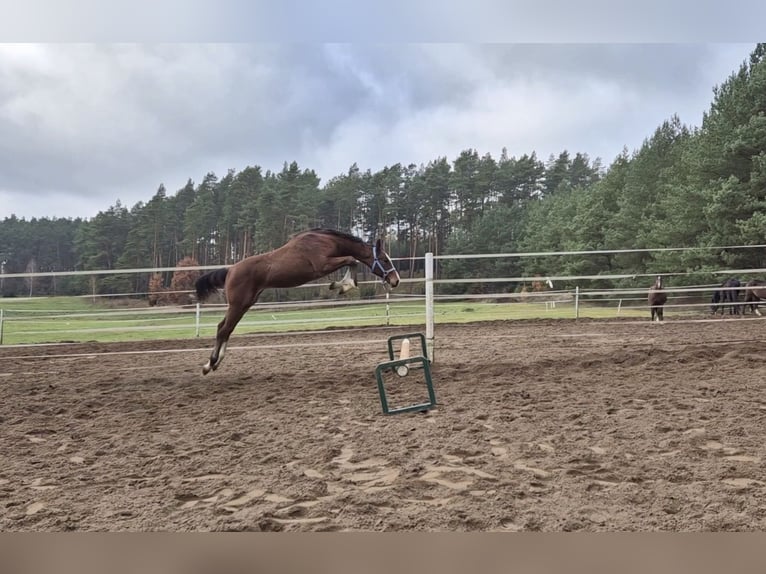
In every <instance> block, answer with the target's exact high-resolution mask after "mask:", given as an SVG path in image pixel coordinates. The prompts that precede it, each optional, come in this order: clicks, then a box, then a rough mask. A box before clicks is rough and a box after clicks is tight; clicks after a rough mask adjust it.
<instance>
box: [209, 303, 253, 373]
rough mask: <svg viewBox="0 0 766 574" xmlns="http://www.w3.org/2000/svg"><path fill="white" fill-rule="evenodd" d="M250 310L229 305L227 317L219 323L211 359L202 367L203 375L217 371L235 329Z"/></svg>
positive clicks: (243, 306)
mask: <svg viewBox="0 0 766 574" xmlns="http://www.w3.org/2000/svg"><path fill="white" fill-rule="evenodd" d="M249 308H250V305H241V304H240V305H234V304H231V303H229V307H228V308H227V309H226V315H225V316H224V318H223V320H222V321H221V322H220V323H218V331H217V332H216V335H215V347H213V352H212V353H211V354H210V359H208V361H207V363H205V365H204V366H203V367H202V374H203V375H207V374H208V373H209V372H210V371H215V370H216V369H217V368H218V367H219V366H220V364H221V361H223V356H224V354H225V353H226V345H227V344H228V342H229V337H230V336H231V333H232V331H234V327H236V326H237V323H239V320H240V319H242V316H243V315H244V314H245V313H246V312H247V310H248V309H249Z"/></svg>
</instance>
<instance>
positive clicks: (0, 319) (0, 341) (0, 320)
mask: <svg viewBox="0 0 766 574" xmlns="http://www.w3.org/2000/svg"><path fill="white" fill-rule="evenodd" d="M2 344H3V310H2V309H0V345H2Z"/></svg>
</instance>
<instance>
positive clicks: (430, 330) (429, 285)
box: [426, 253, 434, 363]
mask: <svg viewBox="0 0 766 574" xmlns="http://www.w3.org/2000/svg"><path fill="white" fill-rule="evenodd" d="M426 350H427V352H428V359H429V361H431V362H432V363H433V362H434V254H433V253H426Z"/></svg>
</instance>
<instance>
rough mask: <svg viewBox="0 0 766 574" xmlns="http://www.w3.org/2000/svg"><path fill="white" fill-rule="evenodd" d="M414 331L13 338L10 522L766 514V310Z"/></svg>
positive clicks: (3, 511) (575, 523)
mask: <svg viewBox="0 0 766 574" xmlns="http://www.w3.org/2000/svg"><path fill="white" fill-rule="evenodd" d="M403 332H408V331H407V330H404V331H403V330H402V329H401V328H397V329H354V330H337V331H331V332H325V333H322V334H295V335H288V336H285V335H280V336H240V335H238V334H237V333H236V331H235V333H234V336H233V337H232V340H231V343H230V344H231V346H230V347H229V350H228V352H227V355H226V359H225V361H224V362H223V365H222V366H221V368H220V369H219V370H218V371H216V372H214V373H211V374H210V375H207V376H203V375H202V374H201V366H202V364H203V363H204V362H205V361H206V360H207V357H208V354H209V346H210V344H211V343H212V342H211V341H210V340H207V339H198V340H190V341H181V342H179V341H162V342H154V343H126V344H96V343H94V344H82V345H66V346H51V347H27V348H18V347H16V348H8V347H5V348H0V388H2V399H1V400H0V429H1V432H0V460H1V461H2V464H0V529H1V530H3V531H29V530H32V531H66V530H88V531H92V530H99V531H125V530H130V531H136V530H142V531H168V530H169V531H220V530H263V531H273V530H283V531H343V530H354V531H356V530H364V531H403V530H437V531H438V530H447V531H452V530H470V531H497V530H500V531H516V530H542V531H562V530H564V531H575V530H582V531H639V530H640V531H656V530H670V531H712V530H727V531H741V530H764V529H766V464H765V463H764V459H765V458H766V366H764V357H765V356H766V319H753V320H750V319H735V320H724V319H718V320H710V321H672V320H669V321H666V323H665V324H662V325H658V324H652V323H650V322H649V321H648V320H647V321H642V322H639V321H582V320H581V321H577V322H575V321H566V320H562V321H515V322H494V323H482V324H467V325H448V326H440V325H438V326H437V330H436V335H437V340H436V344H437V347H436V354H435V362H434V364H433V367H432V369H433V384H434V389H435V393H436V398H437V401H438V405H437V407H436V408H435V409H433V410H431V411H429V412H427V413H418V412H415V413H403V414H396V415H384V414H383V413H382V410H381V404H380V399H379V396H378V390H377V386H376V382H375V376H374V372H375V366H376V365H377V364H378V363H379V362H382V361H385V360H387V348H386V340H387V338H388V337H389V336H391V335H398V334H401V333H403ZM412 347H413V349H412V350H413V352H417V349H418V348H419V345H418V344H416V343H415V342H413V345H412ZM386 388H387V390H388V398H389V401H390V402H392V403H393V404H392V406H394V407H395V406H406V405H407V404H413V403H417V402H419V401H421V399H427V394H426V387H425V379H424V376H423V372H422V370H417V369H414V370H412V371H411V372H410V374H408V375H407V376H406V377H397V376H396V375H394V374H391V376H390V377H388V376H387V378H386Z"/></svg>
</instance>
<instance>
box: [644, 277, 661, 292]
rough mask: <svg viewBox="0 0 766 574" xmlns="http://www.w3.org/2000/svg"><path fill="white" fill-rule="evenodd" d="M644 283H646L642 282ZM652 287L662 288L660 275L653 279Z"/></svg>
mask: <svg viewBox="0 0 766 574" xmlns="http://www.w3.org/2000/svg"><path fill="white" fill-rule="evenodd" d="M644 285H646V283H644ZM653 287H654V288H655V289H662V275H657V279H655V280H654V285H653Z"/></svg>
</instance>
